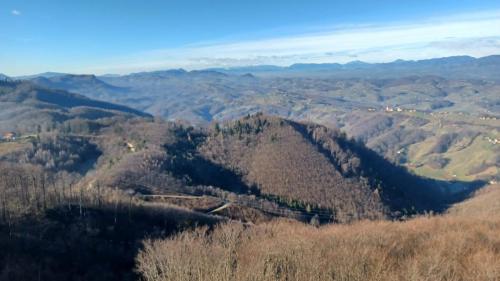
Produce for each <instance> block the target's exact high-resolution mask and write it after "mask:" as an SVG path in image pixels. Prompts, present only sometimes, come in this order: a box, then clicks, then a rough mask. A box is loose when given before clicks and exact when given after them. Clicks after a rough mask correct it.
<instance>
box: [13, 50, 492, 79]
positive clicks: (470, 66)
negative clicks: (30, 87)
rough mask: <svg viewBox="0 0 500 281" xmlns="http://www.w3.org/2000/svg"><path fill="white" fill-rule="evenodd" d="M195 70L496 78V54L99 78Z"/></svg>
mask: <svg viewBox="0 0 500 281" xmlns="http://www.w3.org/2000/svg"><path fill="white" fill-rule="evenodd" d="M196 72H202V73H207V72H219V73H225V74H233V75H244V74H252V75H258V76H329V77H337V78H397V77H404V76H409V75H436V76H441V77H446V78H463V79H470V78H473V79H490V80H491V79H492V80H498V79H500V78H499V77H500V76H499V75H498V74H499V73H500V55H492V56H486V57H481V58H474V57H470V56H452V57H444V58H434V59H426V60H401V59H399V60H396V61H393V62H388V63H367V62H363V61H352V62H349V63H345V64H340V63H297V64H292V65H290V66H276V65H252V66H238V67H229V68H221V67H215V68H208V69H202V70H195V71H190V72H188V71H186V70H184V69H169V70H159V71H151V72H138V73H131V74H127V75H119V74H105V75H101V76H100V77H101V78H117V77H122V76H144V75H159V76H162V75H175V74H177V75H182V74H187V73H196ZM64 75H69V73H61V72H44V73H40V74H34V75H25V76H17V77H13V78H15V79H21V80H26V79H33V78H38V77H44V78H54V77H57V76H64Z"/></svg>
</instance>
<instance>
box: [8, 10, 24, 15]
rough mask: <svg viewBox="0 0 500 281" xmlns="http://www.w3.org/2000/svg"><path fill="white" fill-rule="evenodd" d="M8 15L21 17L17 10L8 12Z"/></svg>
mask: <svg viewBox="0 0 500 281" xmlns="http://www.w3.org/2000/svg"><path fill="white" fill-rule="evenodd" d="M10 13H11V14H12V15H13V16H20V15H21V12H20V11H19V10H12V11H10Z"/></svg>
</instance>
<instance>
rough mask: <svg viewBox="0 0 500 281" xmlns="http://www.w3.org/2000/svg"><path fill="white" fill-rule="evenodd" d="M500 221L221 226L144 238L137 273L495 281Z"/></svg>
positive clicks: (153, 276)
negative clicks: (150, 238)
mask: <svg viewBox="0 0 500 281" xmlns="http://www.w3.org/2000/svg"><path fill="white" fill-rule="evenodd" d="M499 234H500V220H498V219H495V220H490V219H486V218H485V219H479V220H478V219H468V218H460V217H434V218H417V219H414V220H411V221H407V222H382V221H380V222H359V223H355V224H353V225H343V226H338V225H337V226H327V227H323V228H319V229H318V228H314V227H311V226H307V225H303V224H300V223H291V222H273V223H268V224H263V225H259V226H252V227H244V226H242V225H239V224H225V225H220V226H219V227H217V228H216V229H215V230H213V231H208V230H207V229H205V228H202V229H198V230H196V231H193V232H185V233H181V234H179V235H178V236H175V237H173V238H170V239H167V240H148V241H145V242H144V248H143V250H142V251H141V252H140V253H139V254H138V256H137V258H136V261H137V270H138V272H139V273H140V274H141V275H142V277H143V279H144V280H146V281H153V280H154V281H158V280H166V281H167V280H175V281H184V280H186V281H187V280H190V281H192V280H203V281H210V280H217V281H224V280H242V281H243V280H255V281H258V280H262V281H268V280H269V281H271V280H300V281H307V280H311V281H313V280H314V281H317V280H353V281H357V280H359V281H366V280H371V281H376V280H381V281H382V280H383V281H390V280H433V281H439V280H462V281H467V280H470V281H482V280H484V281H497V280H500V235H499Z"/></svg>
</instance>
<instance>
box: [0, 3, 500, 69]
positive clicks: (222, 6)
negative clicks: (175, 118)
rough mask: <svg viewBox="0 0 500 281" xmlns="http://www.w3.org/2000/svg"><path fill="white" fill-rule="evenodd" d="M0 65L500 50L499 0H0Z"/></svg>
mask: <svg viewBox="0 0 500 281" xmlns="http://www.w3.org/2000/svg"><path fill="white" fill-rule="evenodd" d="M0 27H1V28H0V73H5V74H8V75H23V74H33V73H39V72H44V71H60V72H71V73H97V74H103V73H129V72H135V71H144V70H156V69H166V68H178V67H183V68H186V69H197V68H206V67H221V66H222V67H231V66H239V65H256V64H276V65H290V64H293V63H297V62H313V63H324V62H341V63H345V62H348V61H352V60H363V61H368V62H385V61H392V60H395V59H399V58H402V59H425V58H432V57H443V56H451V55H472V56H485V55H491V54H500V1H498V0H496V1H487V0H484V1H480V0H476V1H468V0H464V1H459V0H454V1H452V0H443V1H439V0H434V1H426V0H421V1H413V0H405V1H402V0H399V1H392V0H390V1H383V0H379V1H368V0H364V1H357V0H350V1H334V0H330V1H321V0H319V1H298V0H288V1H284V0H283V1H282V0H274V1H272V0H267V1H263V0H253V1H246V0H233V1H229V0H225V1H222V0H221V1H217V0H212V1H209V0H204V1H202V0H198V1H194V0H183V1H173V0H170V1H168V0H164V1H152V0H150V1H130V0H121V1H111V0H100V1H97V0H85V1H84V0H80V1H77V0H74V1H65V0H59V1H56V0H46V1H42V0H33V1H23V0H0Z"/></svg>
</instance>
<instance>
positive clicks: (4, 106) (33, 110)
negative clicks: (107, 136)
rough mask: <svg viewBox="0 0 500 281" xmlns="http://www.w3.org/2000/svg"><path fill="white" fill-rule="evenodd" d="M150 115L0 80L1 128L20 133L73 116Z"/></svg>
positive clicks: (81, 117) (85, 98) (57, 122)
mask: <svg viewBox="0 0 500 281" xmlns="http://www.w3.org/2000/svg"><path fill="white" fill-rule="evenodd" d="M118 116H122V117H147V116H149V115H148V114H146V113H143V112H141V111H138V110H135V109H131V108H129V107H126V106H122V105H117V104H113V103H109V102H103V101H97V100H93V99H89V98H87V97H84V96H82V95H78V94H73V93H69V92H66V91H63V90H54V89H49V88H45V87H43V86H38V85H35V84H33V83H30V82H26V81H22V82H21V81H11V80H5V81H0V131H16V132H19V133H24V132H30V131H33V130H34V129H33V128H34V127H36V126H43V127H47V128H48V127H54V126H56V124H60V123H63V122H65V121H70V120H74V119H86V120H96V119H100V118H110V117H118Z"/></svg>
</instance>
